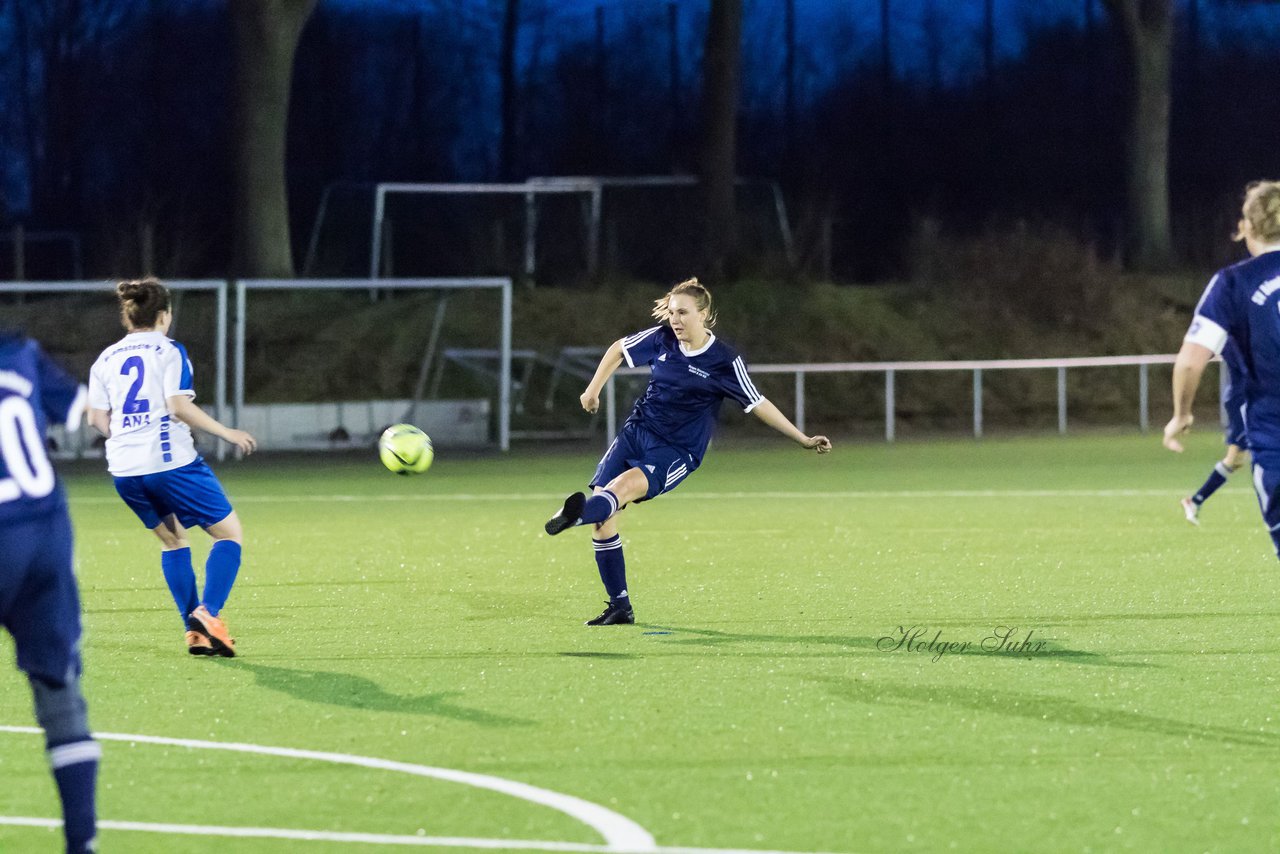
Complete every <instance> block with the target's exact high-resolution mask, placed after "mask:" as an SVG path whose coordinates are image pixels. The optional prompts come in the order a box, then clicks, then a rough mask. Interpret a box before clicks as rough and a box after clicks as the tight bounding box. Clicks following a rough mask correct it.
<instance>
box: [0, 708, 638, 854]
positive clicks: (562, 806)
mask: <svg viewBox="0 0 1280 854" xmlns="http://www.w3.org/2000/svg"><path fill="white" fill-rule="evenodd" d="M0 732H10V733H26V734H32V735H40V734H42V733H43V732H44V730H42V729H40V728H39V727H21V726H0ZM93 737H94V738H96V739H99V740H101V741H127V742H135V743H138V744H164V745H170V746H173V747H189V748H193V749H197V750H230V751H233V752H236V753H256V754H259V755H262V756H283V757H285V758H287V759H310V760H314V761H317V762H333V763H336V764H339V765H357V766H361V767H364V768H374V769H377V770H380V771H398V772H400V773H402V774H413V775H415V776H418V777H432V778H435V779H437V780H445V781H446V782H450V783H461V784H462V785H464V786H474V787H476V788H478V789H488V790H490V791H493V792H498V793H500V794H504V795H510V796H511V797H513V798H519V799H520V800H523V801H529V802H530V803H535V804H539V805H541V806H545V807H550V808H551V809H553V810H556V811H558V812H561V813H564V814H565V815H567V816H569V817H570V818H574V819H577V820H578V821H580V822H582V823H583V824H585V825H587V826H588V827H590V828H591V829H592V830H594V831H596V832H597V833H599V834H600V835H601V836H602V837H604V841H605V847H604V849H602V850H609V851H620V850H626V851H642V852H647V851H654V850H656V848H657V845H656V843H655V842H654V840H653V836H652V835H651V834H650V833H649V831H647V830H645V829H644V828H643V827H641V826H640V825H638V824H636V823H635V822H634V821H632V820H631V819H629V818H627V817H626V816H623V815H619V814H618V813H616V812H613V811H612V810H609V809H606V808H604V807H602V806H600V805H599V804H593V803H591V802H590V801H584V800H582V799H581V798H575V797H573V796H572V795H562V794H560V793H559V792H553V791H551V790H549V789H539V788H538V787H537V786H530V785H529V784H528V783H518V782H516V781H514V780H505V779H503V778H501V777H490V776H489V775H487V774H475V773H472V772H470V771H455V770H453V769H452V768H434V767H432V766H429V765H414V764H411V763H409V762H393V761H391V760H388V759H377V758H374V757H371V756H357V755H354V754H349V753H326V752H323V751H318V750H298V749H295V748H292V747H266V746H263V745H259V744H242V743H239V742H229V741H199V740H196V739H190V738H165V737H163V736H156V735H130V734H127V733H115V732H95V733H94V734H93ZM104 826H105V825H104ZM415 838H416V837H415ZM498 841H501V840H498ZM504 844H505V843H504ZM587 850H596V849H594V848H591V849H587Z"/></svg>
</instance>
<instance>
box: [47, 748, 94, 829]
mask: <svg viewBox="0 0 1280 854" xmlns="http://www.w3.org/2000/svg"><path fill="white" fill-rule="evenodd" d="M48 755H49V765H50V767H51V768H52V769H53V779H54V781H55V782H57V784H58V797H59V798H60V799H61V800H62V818H63V833H64V834H65V835H66V838H67V851H71V852H82V851H92V850H93V849H92V848H91V847H90V843H92V842H93V839H94V837H95V836H96V835H97V829H96V827H97V810H96V808H95V806H94V790H95V788H96V786H97V778H98V759H99V758H100V757H101V756H102V748H101V746H99V744H98V742H96V741H94V740H93V739H91V738H89V737H88V736H85V737H84V738H83V739H81V740H79V741H73V742H71V743H69V744H59V745H56V746H53V745H51V746H50V747H49V750H48Z"/></svg>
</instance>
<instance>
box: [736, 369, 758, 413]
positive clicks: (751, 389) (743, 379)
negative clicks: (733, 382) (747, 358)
mask: <svg viewBox="0 0 1280 854" xmlns="http://www.w3.org/2000/svg"><path fill="white" fill-rule="evenodd" d="M733 373H734V374H735V375H736V376H737V378H738V385H740V386H742V390H743V391H744V392H746V395H747V398H748V399H749V400H750V401H751V407H752V409H754V408H755V407H756V406H757V405H759V403H760V401H762V400H764V395H762V394H760V392H759V391H758V390H757V389H756V387H755V384H754V383H752V382H751V377H749V376H747V366H746V365H744V364H743V363H742V357H741V356H739V357H738V358H736V359H734V360H733ZM747 411H748V412H750V411H751V410H750V409H748V410H747Z"/></svg>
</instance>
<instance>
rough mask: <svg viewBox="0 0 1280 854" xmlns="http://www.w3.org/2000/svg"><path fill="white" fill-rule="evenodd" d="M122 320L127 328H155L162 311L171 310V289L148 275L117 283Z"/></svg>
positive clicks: (117, 297) (117, 295)
mask: <svg viewBox="0 0 1280 854" xmlns="http://www.w3.org/2000/svg"><path fill="white" fill-rule="evenodd" d="M116 299H118V300H119V301H120V322H121V323H123V324H124V326H125V328H126V329H154V328H155V325H156V320H157V319H158V318H159V317H160V312H162V311H169V304H170V303H169V289H168V288H166V287H165V286H164V285H162V284H160V280H159V279H155V278H152V277H150V276H148V277H147V278H145V279H134V280H130V281H125V282H120V283H119V284H118V285H116Z"/></svg>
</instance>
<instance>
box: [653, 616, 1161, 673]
mask: <svg viewBox="0 0 1280 854" xmlns="http://www.w3.org/2000/svg"><path fill="white" fill-rule="evenodd" d="M645 628H646V629H652V630H657V631H662V632H670V633H671V634H672V637H670V638H664V639H663V641H662V642H663V643H672V644H682V645H690V646H716V645H719V644H734V643H748V644H800V645H803V646H829V647H835V648H839V649H845V650H849V651H851V652H863V653H875V654H878V655H891V654H899V655H916V656H919V657H922V658H923V657H932V655H931V653H929V652H921V651H914V652H913V651H905V650H904V651H901V652H897V653H894V652H890V651H886V650H884V649H882V648H881V647H879V646H877V644H878V643H879V642H880V641H881V640H883V638H872V637H863V636H860V635H770V634H750V633H746V632H722V631H716V630H715V629H693V628H685V627H681V626H651V625H646V626H645ZM680 635H694V637H679V636H680ZM980 640H981V638H975V639H974V642H971V643H970V644H969V646H968V648H966V649H957V650H954V651H949V652H947V653H946V657H948V658H949V657H951V656H959V657H977V658H1021V659H1033V660H1039V659H1046V660H1050V661H1068V662H1071V663H1072V664H1087V665H1094V666H1100V667H1153V666H1154V665H1152V664H1148V663H1146V662H1142V661H1118V660H1116V659H1114V658H1112V657H1110V656H1108V655H1104V654H1102V653H1097V652H1086V651H1084V650H1078V649H1068V648H1067V647H1064V646H1060V645H1058V644H1056V643H1054V642H1053V641H1044V646H1043V647H1042V648H1041V649H1039V650H1038V651H1036V652H1011V651H1000V652H989V651H987V650H984V649H982V648H981V644H980V643H978V642H977V641H980ZM779 657H780V658H785V657H786V655H785V653H783V654H779Z"/></svg>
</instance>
